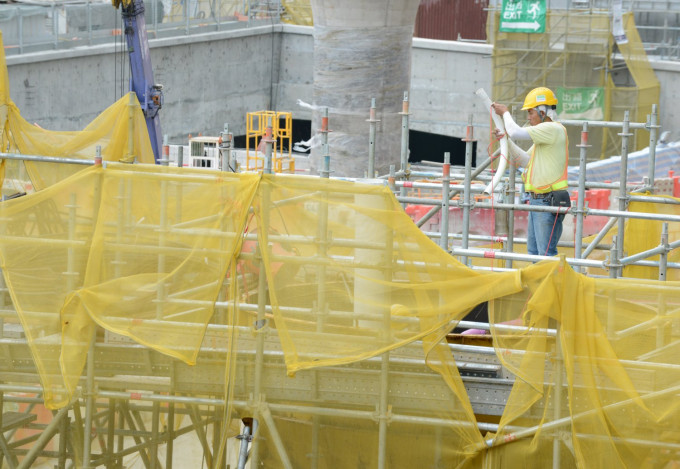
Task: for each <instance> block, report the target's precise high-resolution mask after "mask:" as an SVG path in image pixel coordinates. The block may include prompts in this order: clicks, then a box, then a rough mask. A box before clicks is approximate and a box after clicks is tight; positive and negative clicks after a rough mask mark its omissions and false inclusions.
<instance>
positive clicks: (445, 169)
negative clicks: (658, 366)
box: [442, 163, 451, 176]
mask: <svg viewBox="0 0 680 469" xmlns="http://www.w3.org/2000/svg"><path fill="white" fill-rule="evenodd" d="M442 172H443V173H444V174H445V175H446V176H448V175H449V174H451V165H450V164H449V163H444V166H443V167H442Z"/></svg>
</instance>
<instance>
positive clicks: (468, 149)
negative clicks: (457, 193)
mask: <svg viewBox="0 0 680 469" xmlns="http://www.w3.org/2000/svg"><path fill="white" fill-rule="evenodd" d="M473 132H474V129H473V127H472V114H470V115H469V116H468V125H467V129H466V131H465V139H464V140H463V141H464V142H465V180H464V181H463V204H462V205H463V240H462V242H461V247H462V248H463V249H467V248H468V246H469V244H468V243H469V241H470V234H469V233H470V209H471V207H472V203H471V202H470V199H471V196H470V192H471V191H470V184H471V183H472V144H473V142H474V141H475V139H474V137H473ZM460 260H461V262H462V263H463V264H465V265H467V263H468V257H467V256H463V257H461V259H460Z"/></svg>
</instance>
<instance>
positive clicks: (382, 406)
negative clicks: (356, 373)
mask: <svg viewBox="0 0 680 469" xmlns="http://www.w3.org/2000/svg"><path fill="white" fill-rule="evenodd" d="M393 233H394V231H393V229H392V228H391V227H390V226H387V227H386V229H385V232H384V234H385V238H384V239H385V251H384V254H383V265H385V270H384V274H383V281H384V282H385V283H387V284H390V283H391V282H392V280H393V276H394V272H393V269H392V251H393V249H394V235H393ZM389 294H390V293H389V292H387V291H386V292H385V296H384V298H385V303H388V302H389V303H391V301H388V300H389V297H388V295H389ZM391 326H392V312H391V310H390V309H388V308H384V309H383V321H382V337H381V341H383V343H385V344H387V343H389V341H390V338H391V336H392V327H391ZM389 390H390V352H385V353H383V354H382V357H381V362H380V402H379V408H378V415H379V417H378V418H379V419H380V420H379V421H380V423H379V425H378V469H385V468H386V467H387V424H388V423H389V419H390V415H389V409H390V407H389V401H388V399H389Z"/></svg>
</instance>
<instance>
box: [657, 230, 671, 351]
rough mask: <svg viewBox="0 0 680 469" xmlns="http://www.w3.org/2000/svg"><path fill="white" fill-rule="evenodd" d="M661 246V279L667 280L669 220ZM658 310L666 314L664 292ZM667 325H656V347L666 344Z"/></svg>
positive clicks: (661, 313) (661, 294) (660, 295)
mask: <svg viewBox="0 0 680 469" xmlns="http://www.w3.org/2000/svg"><path fill="white" fill-rule="evenodd" d="M661 246H663V248H664V250H663V251H661V253H659V281H661V282H665V281H666V268H667V265H668V251H669V250H670V246H669V245H668V222H664V223H663V225H662V228H661ZM657 308H658V309H657V311H656V314H657V316H658V317H659V318H661V317H663V316H665V315H666V299H665V298H664V294H663V293H660V294H659V300H658V301H657ZM665 329H666V325H665V324H663V323H662V322H661V321H659V323H658V325H657V326H656V348H657V349H658V348H661V347H663V345H664V341H665V340H664V336H665Z"/></svg>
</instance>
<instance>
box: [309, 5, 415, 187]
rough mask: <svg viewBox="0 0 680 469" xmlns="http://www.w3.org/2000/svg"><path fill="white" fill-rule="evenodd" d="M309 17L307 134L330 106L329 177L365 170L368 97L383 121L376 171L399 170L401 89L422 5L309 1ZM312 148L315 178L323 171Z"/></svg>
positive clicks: (318, 152) (407, 76)
mask: <svg viewBox="0 0 680 469" xmlns="http://www.w3.org/2000/svg"><path fill="white" fill-rule="evenodd" d="M311 4H312V13H313V16H314V104H315V105H316V106H315V109H316V110H315V111H314V112H313V113H312V132H316V131H317V130H318V129H320V128H321V117H322V116H321V108H322V107H328V108H329V116H330V122H331V125H330V130H331V133H330V134H329V136H328V140H329V145H330V155H331V171H332V173H331V175H332V176H352V177H355V176H363V175H364V173H365V171H366V168H367V164H368V144H367V142H368V133H369V125H368V124H367V123H366V116H367V115H368V111H369V108H370V106H371V98H376V105H377V113H376V118H377V119H380V123H379V124H378V128H377V138H376V161H375V168H376V170H377V171H378V172H380V173H381V174H385V173H387V171H388V169H389V165H390V164H394V165H398V164H399V155H400V149H399V145H400V134H401V116H400V115H399V112H400V111H401V108H402V101H403V97H404V91H409V88H410V78H411V43H412V39H413V27H414V24H415V18H416V13H417V12H418V5H419V4H420V0H371V1H367V0H311ZM320 158H321V148H320V147H316V148H314V149H313V150H312V156H311V166H312V169H313V171H312V174H314V173H315V172H317V170H318V168H319V167H320V165H321V162H320Z"/></svg>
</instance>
